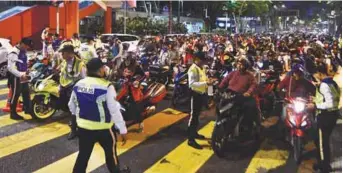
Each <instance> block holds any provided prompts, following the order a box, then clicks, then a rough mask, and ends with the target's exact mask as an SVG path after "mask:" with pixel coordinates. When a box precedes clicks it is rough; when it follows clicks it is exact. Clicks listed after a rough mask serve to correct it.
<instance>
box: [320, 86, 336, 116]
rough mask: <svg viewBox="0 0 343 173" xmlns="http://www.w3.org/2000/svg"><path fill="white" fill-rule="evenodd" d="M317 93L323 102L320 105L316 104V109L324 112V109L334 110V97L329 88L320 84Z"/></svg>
mask: <svg viewBox="0 0 343 173" xmlns="http://www.w3.org/2000/svg"><path fill="white" fill-rule="evenodd" d="M319 92H320V93H321V94H322V95H323V97H324V102H323V103H321V104H316V107H317V109H321V110H325V109H331V108H334V106H335V105H334V102H333V99H334V96H333V94H332V93H331V90H330V87H329V85H328V84H326V83H324V82H322V83H321V84H320V87H319Z"/></svg>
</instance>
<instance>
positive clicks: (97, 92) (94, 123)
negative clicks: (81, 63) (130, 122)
mask: <svg viewBox="0 0 343 173" xmlns="http://www.w3.org/2000/svg"><path fill="white" fill-rule="evenodd" d="M105 77H106V68H105V64H104V63H103V62H102V61H101V60H100V59H99V58H93V59H91V60H90V61H89V62H88V63H87V77H86V78H85V79H82V80H80V81H79V82H77V84H76V85H75V86H74V88H73V92H72V95H71V98H70V101H69V104H68V105H69V108H70V111H71V112H72V114H73V116H75V117H76V119H77V125H78V137H79V154H78V157H77V160H76V163H75V166H74V170H73V172H74V173H83V172H86V168H87V164H88V160H89V158H90V156H91V153H92V150H93V147H94V144H95V143H96V142H99V144H100V145H101V147H102V148H103V149H104V151H105V156H106V166H107V168H108V170H109V171H110V172H111V173H119V172H125V171H126V172H129V170H128V169H126V170H125V171H123V170H120V169H119V161H118V155H117V151H116V150H117V149H116V147H117V145H116V139H115V134H114V131H113V130H112V127H113V126H114V125H115V127H116V128H117V129H118V130H119V132H120V134H121V136H122V139H123V145H124V144H125V143H126V135H125V134H126V133H127V128H126V125H125V121H124V119H123V117H122V114H121V112H120V108H121V107H120V104H119V103H118V102H117V101H116V99H115V98H116V91H115V89H114V87H113V85H112V84H111V82H109V81H107V80H105V79H104V78H105ZM113 123H114V124H113Z"/></svg>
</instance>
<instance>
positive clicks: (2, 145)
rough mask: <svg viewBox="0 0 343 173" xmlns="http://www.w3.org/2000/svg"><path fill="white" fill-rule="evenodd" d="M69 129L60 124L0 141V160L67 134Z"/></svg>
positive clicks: (28, 131)
mask: <svg viewBox="0 0 343 173" xmlns="http://www.w3.org/2000/svg"><path fill="white" fill-rule="evenodd" d="M69 131H70V128H69V126H68V125H66V124H62V123H60V122H54V123H50V124H47V125H44V126H39V127H36V128H33V129H30V130H26V131H24V132H20V133H17V134H14V135H11V136H7V137H4V138H1V139H0V158H2V157H5V156H8V155H10V154H13V153H16V152H19V151H22V150H24V149H27V148H30V147H32V146H35V145H38V144H40V143H43V142H46V141H49V140H51V139H55V138H58V137H60V136H63V135H65V134H67V133H69Z"/></svg>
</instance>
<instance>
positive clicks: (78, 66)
mask: <svg viewBox="0 0 343 173" xmlns="http://www.w3.org/2000/svg"><path fill="white" fill-rule="evenodd" d="M83 66H84V63H83V62H82V60H81V59H79V58H78V57H76V56H75V57H74V61H73V67H72V68H73V69H72V71H70V72H68V63H67V61H66V60H63V62H62V64H61V76H60V84H61V86H62V87H68V86H70V85H72V84H74V83H75V82H77V81H78V80H80V79H81V78H82V77H81V70H82V67H83Z"/></svg>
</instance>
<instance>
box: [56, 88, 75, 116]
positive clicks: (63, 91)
mask: <svg viewBox="0 0 343 173" xmlns="http://www.w3.org/2000/svg"><path fill="white" fill-rule="evenodd" d="M73 86H74V85H71V86H68V87H62V86H61V88H60V98H59V101H60V102H59V103H60V106H61V107H60V108H61V110H63V111H65V112H69V107H68V103H69V100H70V97H71V93H72V92H73Z"/></svg>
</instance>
